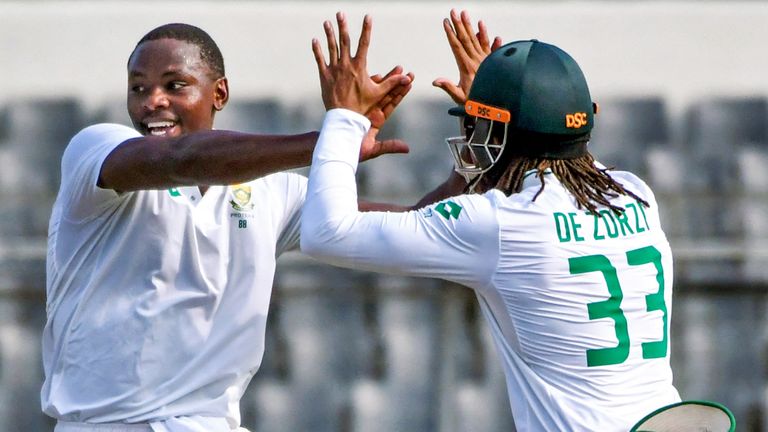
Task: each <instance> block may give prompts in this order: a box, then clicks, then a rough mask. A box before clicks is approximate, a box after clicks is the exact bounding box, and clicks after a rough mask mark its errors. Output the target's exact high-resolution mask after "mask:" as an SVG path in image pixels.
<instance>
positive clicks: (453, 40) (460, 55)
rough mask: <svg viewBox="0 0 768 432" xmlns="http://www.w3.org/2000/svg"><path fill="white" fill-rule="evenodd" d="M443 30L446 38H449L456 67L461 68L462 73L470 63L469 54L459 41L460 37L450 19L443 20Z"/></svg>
mask: <svg viewBox="0 0 768 432" xmlns="http://www.w3.org/2000/svg"><path fill="white" fill-rule="evenodd" d="M443 29H444V30H445V36H446V37H447V38H448V45H449V46H450V47H451V52H452V53H453V57H454V58H455V59H456V65H457V66H458V67H459V71H460V72H461V71H462V70H463V69H465V65H466V64H467V62H468V61H469V57H468V56H467V52H466V51H465V49H464V46H463V45H462V43H461V41H459V39H458V37H457V36H456V32H454V29H453V25H452V24H451V21H450V20H449V19H448V18H446V19H444V20H443Z"/></svg>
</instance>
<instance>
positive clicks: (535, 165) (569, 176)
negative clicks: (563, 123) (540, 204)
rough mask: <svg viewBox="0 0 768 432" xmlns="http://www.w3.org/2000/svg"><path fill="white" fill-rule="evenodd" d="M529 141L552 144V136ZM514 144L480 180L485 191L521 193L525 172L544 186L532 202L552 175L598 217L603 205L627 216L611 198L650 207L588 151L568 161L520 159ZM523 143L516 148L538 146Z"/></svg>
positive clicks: (579, 142) (575, 142) (578, 142)
mask: <svg viewBox="0 0 768 432" xmlns="http://www.w3.org/2000/svg"><path fill="white" fill-rule="evenodd" d="M527 138H528V139H532V138H533V139H534V140H536V141H541V142H551V141H550V139H551V138H552V137H549V139H544V140H543V141H542V140H540V139H536V138H534V137H533V136H532V135H530V134H529V135H528V136H527ZM539 138H541V137H539ZM588 141H589V135H588V134H587V135H584V136H582V137H578V138H577V139H575V140H572V141H560V142H559V143H558V145H560V146H569V147H571V146H579V145H583V146H586V143H587V142H588ZM511 144H513V143H511V142H508V143H507V145H506V146H505V149H504V154H502V155H501V157H500V158H499V161H498V162H497V163H496V164H495V166H494V167H493V168H491V170H489V171H488V173H486V175H485V176H484V178H482V179H481V180H480V182H481V186H482V189H485V190H488V189H492V188H495V189H498V190H500V191H502V192H504V194H505V195H507V196H509V195H511V194H513V193H518V192H520V191H521V190H522V188H523V180H524V179H525V177H526V173H528V172H529V171H531V170H535V176H536V177H537V178H538V179H539V181H540V183H541V187H540V188H539V190H538V192H536V195H534V197H533V201H536V198H538V197H539V195H541V193H542V192H543V191H544V186H545V182H544V175H545V174H547V173H548V172H551V173H552V174H553V175H554V176H555V177H557V179H558V180H559V181H560V183H561V184H562V185H563V187H565V188H566V190H568V192H570V193H571V194H572V195H573V197H574V198H575V199H576V203H577V205H578V208H580V209H581V208H584V209H587V211H588V212H589V213H590V214H594V215H599V212H598V209H597V207H598V206H604V207H607V208H609V209H610V210H611V211H612V212H613V213H614V214H616V215H621V214H622V213H624V209H623V208H622V207H619V206H616V205H614V204H611V202H610V200H611V199H612V198H616V197H617V196H619V195H627V196H630V197H632V198H634V199H635V200H637V202H639V203H640V204H641V205H643V206H644V207H648V206H649V205H648V202H647V201H645V200H644V199H642V198H640V197H639V196H637V195H636V194H635V193H634V192H632V191H630V190H627V189H625V188H624V186H622V185H621V184H620V183H619V182H617V181H616V180H614V179H613V177H611V176H610V174H609V173H608V171H610V170H611V169H612V168H600V167H598V166H596V165H595V159H594V157H593V156H592V155H591V154H590V153H589V152H586V151H585V152H584V154H582V155H580V156H577V157H574V158H569V159H558V158H554V157H542V156H526V155H522V156H521V155H514V153H515V151H514V150H512V148H511V147H512V145H511ZM520 144H521V143H519V142H518V143H515V144H514V146H515V147H517V149H521V148H525V149H528V150H531V149H534V148H536V144H533V145H531V144H530V143H526V144H525V145H524V146H523V147H520Z"/></svg>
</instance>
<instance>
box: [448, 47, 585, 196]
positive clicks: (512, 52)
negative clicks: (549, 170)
mask: <svg viewBox="0 0 768 432" xmlns="http://www.w3.org/2000/svg"><path fill="white" fill-rule="evenodd" d="M449 112H450V113H451V114H454V115H459V116H460V119H461V122H462V127H463V128H464V130H465V132H466V135H465V137H456V138H448V140H447V142H448V147H449V148H450V150H451V153H452V154H453V157H454V160H455V165H456V171H457V172H458V173H459V174H462V175H463V176H464V177H465V178H466V180H467V182H469V183H470V184H476V183H477V181H478V180H479V178H480V177H481V176H482V175H483V174H484V173H486V172H488V171H489V170H490V169H491V168H492V167H493V166H494V164H496V163H497V162H498V161H499V159H500V158H501V156H502V154H507V155H508V156H529V157H547V158H553V159H570V158H575V157H579V156H581V155H583V154H585V153H586V141H587V139H588V136H589V132H590V131H591V130H592V125H593V120H594V114H595V113H596V112H597V104H593V103H592V99H591V97H590V94H589V88H588V87H587V82H586V80H585V79H584V74H583V73H582V71H581V68H579V65H578V64H577V63H576V61H575V60H574V59H573V58H572V57H571V56H570V55H568V54H567V53H566V52H565V51H563V50H561V49H560V48H558V47H556V46H554V45H550V44H547V43H543V42H539V41H538V40H535V39H534V40H528V41H517V42H511V43H508V44H506V45H503V46H501V47H499V48H498V49H497V50H495V51H494V52H493V53H491V54H490V55H489V56H488V57H486V58H485V60H483V62H482V63H481V64H480V67H479V68H478V70H477V73H476V75H475V79H474V81H473V83H472V87H471V88H470V90H469V96H468V98H467V102H466V103H465V104H464V106H463V107H456V108H452V109H451V110H449ZM508 142H509V143H511V144H509V143H508Z"/></svg>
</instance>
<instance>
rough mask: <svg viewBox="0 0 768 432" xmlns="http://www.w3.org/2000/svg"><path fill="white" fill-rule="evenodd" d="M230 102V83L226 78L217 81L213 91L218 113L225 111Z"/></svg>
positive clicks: (214, 104)
mask: <svg viewBox="0 0 768 432" xmlns="http://www.w3.org/2000/svg"><path fill="white" fill-rule="evenodd" d="M228 100H229V81H227V78H226V77H221V78H219V79H217V80H216V83H215V84H214V90H213V108H214V109H215V110H216V111H221V110H222V109H224V105H226V104H227V101H228Z"/></svg>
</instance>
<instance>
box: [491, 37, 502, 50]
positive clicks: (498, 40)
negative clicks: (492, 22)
mask: <svg viewBox="0 0 768 432" xmlns="http://www.w3.org/2000/svg"><path fill="white" fill-rule="evenodd" d="M501 45H503V42H502V41H501V38H500V37H499V36H496V37H495V38H493V44H492V45H491V52H493V51H496V50H497V49H499V48H500V47H501Z"/></svg>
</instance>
